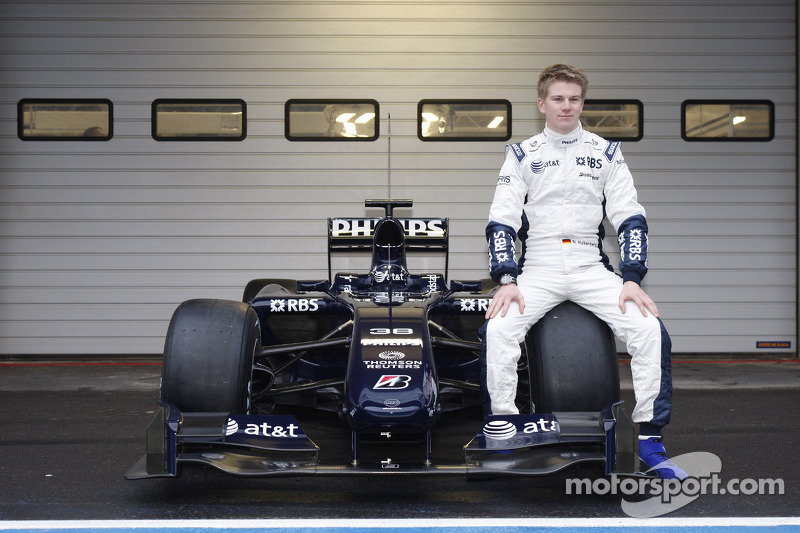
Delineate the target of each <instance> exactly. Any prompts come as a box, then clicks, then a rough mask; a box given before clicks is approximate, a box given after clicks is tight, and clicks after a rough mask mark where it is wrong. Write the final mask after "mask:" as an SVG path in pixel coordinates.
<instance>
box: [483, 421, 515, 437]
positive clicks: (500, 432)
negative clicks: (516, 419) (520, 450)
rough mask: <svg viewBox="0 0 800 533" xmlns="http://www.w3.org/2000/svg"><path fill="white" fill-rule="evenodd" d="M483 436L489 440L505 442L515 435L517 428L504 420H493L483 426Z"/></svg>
mask: <svg viewBox="0 0 800 533" xmlns="http://www.w3.org/2000/svg"><path fill="white" fill-rule="evenodd" d="M483 434H484V435H486V437H488V438H490V439H495V440H507V439H510V438H511V437H513V436H514V435H516V434H517V427H516V426H515V425H514V424H512V423H511V422H508V421H506V420H493V421H491V422H488V423H486V425H484V426H483Z"/></svg>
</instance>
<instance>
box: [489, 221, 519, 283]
mask: <svg viewBox="0 0 800 533" xmlns="http://www.w3.org/2000/svg"><path fill="white" fill-rule="evenodd" d="M486 239H487V240H488V241H489V273H490V275H491V277H492V279H493V280H495V281H500V276H502V275H503V274H511V275H512V276H517V275H518V268H517V263H516V261H515V259H514V253H515V250H514V242H515V241H516V240H517V232H516V231H514V230H513V229H512V228H511V227H509V226H506V225H505V224H500V223H498V222H489V225H488V226H486Z"/></svg>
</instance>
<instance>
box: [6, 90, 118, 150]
mask: <svg viewBox="0 0 800 533" xmlns="http://www.w3.org/2000/svg"><path fill="white" fill-rule="evenodd" d="M112 135H113V106H112V104H111V101H110V100H104V99H103V100H100V99H34V98H26V99H23V100H20V101H19V102H18V103H17V136H18V137H19V138H20V139H22V140H23V141H107V140H109V139H110V138H111V136H112Z"/></svg>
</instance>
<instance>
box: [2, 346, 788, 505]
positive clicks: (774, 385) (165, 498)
mask: <svg viewBox="0 0 800 533" xmlns="http://www.w3.org/2000/svg"><path fill="white" fill-rule="evenodd" d="M673 369H674V372H673V373H674V384H675V392H674V409H673V421H672V423H671V424H670V426H669V427H668V429H667V431H666V432H665V435H666V443H667V449H668V450H669V451H670V453H671V454H672V455H673V456H677V455H679V454H684V453H689V452H697V451H705V452H711V453H714V454H716V455H717V456H719V457H720V459H721V461H722V472H721V474H720V477H721V478H722V479H723V481H724V482H727V481H729V480H732V479H756V480H757V479H781V480H783V483H784V487H785V493H784V494H783V495H769V494H764V495H759V494H753V495H741V494H740V495H732V494H726V495H702V496H700V497H699V498H698V499H697V500H695V501H693V502H692V503H690V504H689V505H687V506H685V507H682V508H680V509H677V510H675V511H673V512H672V513H670V514H669V515H668V516H670V517H681V516H685V517H758V516H797V515H799V514H800V461H797V455H798V452H800V416H799V415H800V408H799V407H798V402H799V401H800V394H799V393H800V363H798V362H796V361H792V362H767V361H760V362H730V361H715V360H709V361H702V362H696V361H681V360H676V361H675V364H674V365H673ZM620 373H621V380H622V388H623V399H625V400H626V402H627V405H628V406H630V405H632V391H631V387H630V368H629V365H628V364H626V363H624V362H623V363H621V364H620ZM159 375H160V367H159V366H158V361H157V360H155V359H140V360H133V359H130V358H125V359H121V360H107V361H97V360H91V361H90V360H86V361H63V360H57V359H46V360H42V361H30V360H27V359H19V360H11V359H4V360H0V406H2V408H0V411H2V416H0V452H2V461H0V520H68V519H98V520H100V519H216V518H239V519H241V518H373V519H386V518H476V517H480V518H490V517H497V518H536V517H542V518H559V517H569V518H575V517H624V516H625V514H624V513H623V512H622V510H621V507H620V500H621V497H620V496H619V495H611V494H608V495H566V491H565V482H566V479H568V478H575V477H582V476H584V475H586V474H585V473H582V472H581V471H577V472H576V471H567V472H564V473H561V474H557V475H553V476H547V477H537V478H523V477H515V478H495V479H487V480H483V481H468V480H465V479H464V478H462V477H460V476H443V477H413V476H412V477H397V476H391V477H387V476H379V477H375V476H373V477H300V478H250V479H241V478H234V477H230V476H227V475H224V474H221V473H218V472H216V471H213V470H210V469H205V470H204V469H199V468H187V469H185V470H184V473H183V476H182V477H180V478H178V479H155V480H143V481H126V480H125V479H124V478H123V475H124V473H125V471H126V470H127V469H128V467H130V466H131V465H132V464H133V463H134V462H135V461H136V460H137V459H138V458H139V457H140V456H141V455H142V454H143V453H144V431H145V427H146V426H147V424H148V422H149V421H150V419H151V418H152V416H153V410H154V408H155V402H156V400H157V397H158V380H159ZM628 409H630V407H629V408H628ZM472 414H474V413H472ZM325 422H327V420H325ZM314 424H316V422H312V426H314ZM320 427H330V426H329V425H322V426H320ZM333 427H334V429H333V430H328V433H327V434H323V435H322V436H321V437H320V438H318V439H316V438H315V441H316V442H317V444H319V445H320V448H321V450H322V452H321V453H323V454H324V453H326V450H329V449H333V448H334V447H338V449H339V450H340V451H341V450H344V452H343V453H345V454H346V453H347V449H348V447H349V441H348V433H347V431H345V430H337V429H335V428H336V426H335V425H334V426H333ZM314 429H315V430H317V428H316V427H315V426H314ZM476 429H479V425H478V427H471V426H470V424H469V423H467V424H465V423H464V419H461V418H458V417H456V416H450V417H448V418H443V419H442V421H441V425H440V427H439V432H438V433H437V435H439V436H437V437H435V440H434V446H437V445H438V446H440V447H448V448H452V449H455V450H460V448H461V446H462V445H463V444H465V443H466V442H467V441H468V440H469V439H470V438H471V436H472V435H474V432H475V430H476ZM307 431H308V429H307ZM317 431H318V430H317ZM342 447H343V448H342Z"/></svg>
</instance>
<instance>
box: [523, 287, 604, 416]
mask: <svg viewBox="0 0 800 533" xmlns="http://www.w3.org/2000/svg"><path fill="white" fill-rule="evenodd" d="M527 342H528V347H529V349H530V360H529V372H530V389H531V391H530V392H531V400H532V401H533V403H534V406H535V409H536V411H537V412H540V413H549V412H553V411H599V410H600V409H602V408H603V407H604V406H605V405H608V404H609V403H612V402H616V401H619V369H618V367H617V364H618V363H617V350H616V343H615V341H614V335H613V333H612V332H611V329H610V328H609V327H608V325H607V324H606V323H605V322H603V321H602V320H600V319H599V318H597V317H596V316H594V314H592V313H591V312H589V311H587V310H585V309H583V308H582V307H580V306H579V305H577V304H575V303H573V302H564V303H562V304H560V305H558V306H556V307H555V308H554V309H552V310H551V311H550V312H548V313H547V314H546V315H545V316H544V317H543V318H542V319H541V320H539V322H537V323H536V324H535V325H534V326H533V327H532V328H531V331H530V332H529V333H528V338H527Z"/></svg>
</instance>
